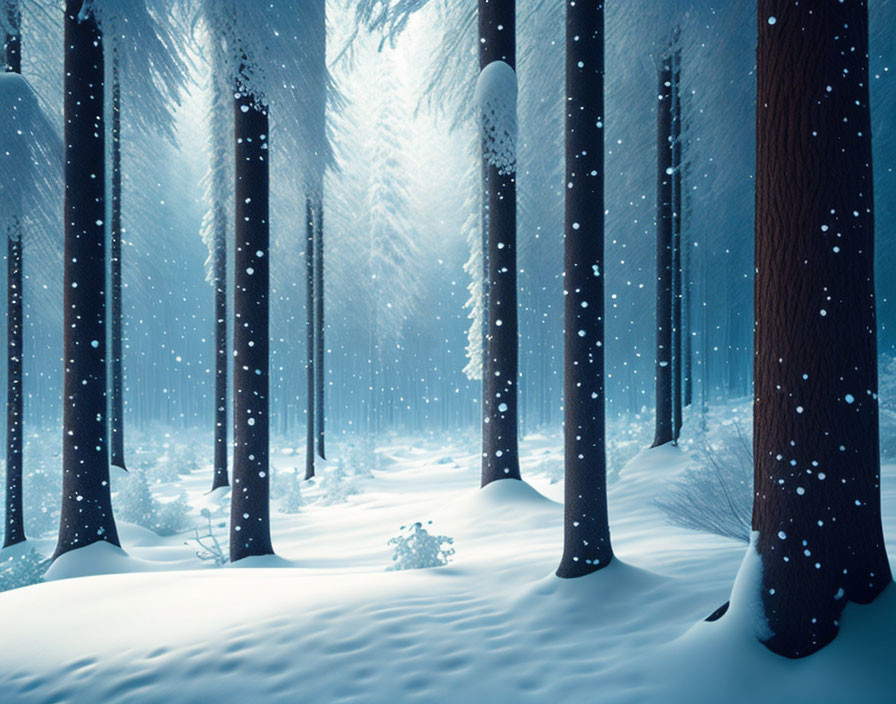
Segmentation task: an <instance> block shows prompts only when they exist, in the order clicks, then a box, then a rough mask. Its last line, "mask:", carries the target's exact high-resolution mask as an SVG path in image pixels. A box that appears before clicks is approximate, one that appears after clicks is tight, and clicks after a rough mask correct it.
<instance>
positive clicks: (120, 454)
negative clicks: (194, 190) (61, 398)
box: [109, 39, 127, 470]
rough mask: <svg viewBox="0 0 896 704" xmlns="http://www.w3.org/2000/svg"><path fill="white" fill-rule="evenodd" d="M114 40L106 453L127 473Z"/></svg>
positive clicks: (118, 80)
mask: <svg viewBox="0 0 896 704" xmlns="http://www.w3.org/2000/svg"><path fill="white" fill-rule="evenodd" d="M117 41H118V40H117V39H113V41H112V50H113V53H112V222H111V223H110V229H109V249H110V263H109V266H110V271H109V274H110V277H109V287H110V288H111V296H110V298H111V302H112V311H111V313H112V315H111V318H110V322H111V324H112V334H111V338H112V360H111V361H112V365H111V366H112V399H111V403H110V408H109V410H110V412H111V418H110V419H109V424H110V435H111V437H110V438H109V449H110V451H111V455H112V458H111V462H112V464H113V465H115V466H116V467H121V468H122V469H125V470H126V469H127V467H126V466H125V463H124V394H123V388H122V387H123V378H122V377H123V375H122V340H121V327H122V312H121V233H122V230H121V75H120V72H119V67H118V50H117V48H116V46H115V44H116V42H117Z"/></svg>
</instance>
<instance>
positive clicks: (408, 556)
mask: <svg viewBox="0 0 896 704" xmlns="http://www.w3.org/2000/svg"><path fill="white" fill-rule="evenodd" d="M429 525H432V521H430V522H429ZM401 530H402V531H403V532H402V533H401V534H400V535H397V536H396V537H394V538H390V539H389V545H394V546H395V554H394V555H392V564H391V565H390V566H389V567H387V568H386V569H387V570H422V569H426V568H428V567H441V566H442V565H447V564H448V561H449V560H450V559H451V556H452V555H454V548H453V547H451V546H452V545H453V544H454V538H449V537H447V536H445V535H430V534H429V532H427V530H426V528H424V527H423V524H422V523H420V522H419V521H418V522H417V523H414V524H412V525H410V526H402V527H401Z"/></svg>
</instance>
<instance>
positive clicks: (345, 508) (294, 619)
mask: <svg viewBox="0 0 896 704" xmlns="http://www.w3.org/2000/svg"><path fill="white" fill-rule="evenodd" d="M178 440H179V441H180V442H181V443H182V445H180V447H185V446H189V445H190V440H189V438H185V437H179V438H178ZM172 442H173V441H172ZM198 442H199V441H198V440H197V443H198ZM332 450H333V456H334V457H340V456H341V457H343V458H344V459H343V462H342V467H341V470H340V469H337V468H338V467H339V465H338V464H337V463H336V462H331V463H330V464H328V465H327V466H326V467H325V468H324V475H326V474H328V473H330V474H333V473H336V474H340V473H341V474H342V475H343V476H342V478H340V477H335V478H333V477H327V478H324V479H317V480H315V482H314V483H313V484H312V485H311V486H306V485H303V487H302V489H303V490H302V499H303V502H304V504H303V505H302V507H301V510H300V511H299V512H298V513H284V512H283V511H282V510H281V509H283V508H285V507H286V503H287V502H288V501H289V492H290V487H289V485H288V482H285V483H284V477H286V475H287V473H288V472H290V471H291V470H292V468H293V467H301V466H302V457H301V455H300V454H299V453H298V451H295V450H292V449H289V448H284V447H283V445H282V443H279V444H277V445H276V451H275V453H274V458H273V462H274V467H275V469H276V473H275V476H276V475H277V474H279V477H280V478H279V479H278V480H276V481H275V492H274V494H275V496H278V498H277V499H276V500H275V502H274V506H273V509H272V524H273V540H274V547H275V549H276V551H277V553H278V556H279V557H278V558H264V559H256V560H248V561H243V563H240V564H239V566H238V567H237V568H235V567H231V566H225V567H223V568H216V567H214V565H213V562H212V561H210V560H209V561H200V560H199V559H197V557H196V546H195V545H194V544H190V545H185V544H184V543H185V541H187V540H188V539H189V538H190V537H191V535H192V531H191V530H188V531H185V532H182V533H179V534H176V535H172V536H168V537H158V536H156V535H155V534H154V533H152V532H151V531H148V530H146V529H144V528H140V527H138V526H134V525H131V524H120V533H121V538H122V544H123V548H124V552H122V551H118V550H117V549H115V548H112V547H110V546H108V545H105V544H99V545H96V546H94V547H91V548H87V549H85V550H83V551H77V552H75V553H71V554H69V555H68V556H66V557H64V558H63V559H60V560H58V561H57V562H56V564H55V565H54V566H53V568H52V569H51V571H50V573H49V575H48V579H50V580H51V581H48V582H46V583H43V584H38V585H35V586H31V587H26V588H22V589H16V590H13V591H9V592H6V593H3V594H0V624H2V626H0V628H2V637H0V702H16V703H18V702H90V703H95V702H102V703H103V704H111V703H113V702H122V703H124V702H128V703H132V702H165V704H173V703H175V702H190V703H194V702H203V703H204V702H295V701H303V702H328V703H329V702H383V703H387V702H388V703H389V704H394V703H396V702H414V701H420V702H466V703H472V702H490V703H492V702H494V703H497V702H550V703H551V704H555V703H557V702H588V701H594V702H656V703H660V702H662V703H664V704H665V703H677V702H688V703H694V702H707V703H709V702H712V703H714V704H718V703H719V702H751V703H752V702H762V703H763V704H773V703H774V702H802V701H806V702H810V701H811V702H813V703H818V702H845V701H861V702H866V703H873V702H889V701H891V695H892V692H893V691H894V690H896V668H893V667H892V662H891V661H892V655H893V648H894V646H893V644H894V643H896V587H893V586H891V587H890V588H889V589H888V590H887V591H886V592H885V593H884V594H883V596H882V597H881V598H880V599H878V600H877V602H875V604H873V605H871V606H864V607H863V606H855V605H850V606H848V608H847V611H846V613H845V615H844V617H843V627H842V631H841V634H840V636H839V637H838V638H837V640H836V641H835V642H834V643H833V644H832V645H831V646H829V647H827V648H825V649H824V650H822V651H821V652H820V653H818V654H816V655H814V656H812V657H810V658H808V659H805V660H800V661H788V660H784V659H782V658H779V657H777V656H774V655H772V654H771V653H769V652H768V651H767V650H766V649H765V648H764V647H763V646H761V645H760V644H758V643H757V642H756V641H755V640H754V639H753V638H752V637H751V636H750V634H749V625H748V624H746V623H745V617H744V615H743V613H738V611H737V610H736V609H735V608H734V607H732V610H731V612H729V615H728V616H726V617H724V618H722V619H721V620H720V621H718V622H715V623H703V622H702V619H703V618H705V617H706V616H707V615H708V614H709V613H711V612H712V611H713V610H715V609H716V607H718V606H720V605H721V604H722V603H723V602H725V601H726V600H727V599H728V597H729V595H730V593H731V588H732V584H733V582H734V578H735V575H736V574H737V572H738V567H739V565H740V563H741V561H742V559H743V557H744V554H745V545H744V544H743V543H739V542H735V541H733V540H728V539H724V538H719V537H716V536H712V535H706V534H701V533H697V532H693V531H688V530H685V529H682V528H677V527H674V526H670V525H669V524H668V523H667V522H666V520H665V517H664V515H663V514H662V513H661V511H660V510H659V509H658V508H657V507H656V506H655V505H654V504H653V503H652V498H654V497H657V496H659V495H662V493H663V492H664V491H668V483H669V481H670V479H672V478H673V477H674V476H675V475H677V474H679V473H680V472H681V471H683V470H684V469H685V467H686V465H687V464H688V462H689V459H688V456H687V455H686V454H685V453H684V452H682V451H680V450H678V449H676V448H669V447H667V448H659V449H656V450H646V451H643V452H641V453H640V454H638V455H637V456H636V457H635V458H634V459H633V460H631V461H630V462H628V464H626V466H625V467H624V468H623V469H622V471H621V472H616V473H613V474H612V475H611V477H612V483H611V493H610V511H611V520H612V530H613V541H614V547H615V550H616V554H617V557H618V559H617V560H616V561H615V562H614V563H612V564H611V566H610V567H608V568H606V569H605V570H602V571H600V572H598V573H596V574H594V575H591V576H589V577H585V578H582V579H577V580H560V579H558V578H556V577H555V576H554V574H553V572H554V569H555V568H556V566H557V562H558V560H559V558H560V553H561V539H562V506H561V504H560V503H558V501H560V500H561V497H562V487H563V485H562V481H557V473H556V468H557V467H559V466H560V460H561V438H560V436H559V435H550V436H546V435H530V436H528V437H526V438H525V440H524V441H523V442H522V445H521V455H522V474H523V477H524V478H525V479H526V480H527V483H521V482H516V481H513V480H506V481H500V482H496V483H494V484H492V485H490V486H489V487H487V488H486V489H484V490H480V489H479V488H478V486H479V454H478V447H477V442H476V439H475V437H473V436H457V437H454V438H450V437H438V438H425V439H420V438H398V437H394V436H389V437H384V438H381V439H380V441H379V446H378V447H377V450H376V456H375V461H374V459H373V457H371V453H370V449H369V448H367V450H366V451H365V450H364V449H363V448H362V449H360V450H359V449H358V448H357V447H355V448H349V447H348V446H347V445H346V444H343V445H335V444H334V447H333V448H332ZM159 454H160V455H162V456H165V457H166V460H165V461H168V462H170V463H173V464H174V465H177V464H178V463H179V462H181V459H178V453H176V452H169V453H167V455H165V454H164V453H161V452H160V453H159ZM363 465H367V466H368V467H375V468H374V469H373V470H372V473H368V472H366V471H362V472H360V473H359V474H356V473H355V471H354V470H355V468H356V467H357V466H363ZM176 470H177V466H173V467H171V468H170V475H171V476H177V472H176ZM154 471H157V470H154ZM116 481H118V482H120V481H122V480H121V479H120V478H118V477H116ZM278 482H280V484H279V488H277V487H278V484H277V483H278ZM210 484H211V468H210V467H208V466H204V467H203V466H200V467H199V468H196V469H194V470H193V471H191V472H190V473H188V474H183V475H181V476H180V478H179V479H178V480H177V481H176V482H173V483H169V484H165V485H161V484H159V485H155V484H151V486H152V489H153V491H154V492H155V493H156V494H158V495H160V496H161V498H164V499H172V498H174V497H176V496H178V495H179V494H181V493H182V492H185V493H186V498H187V503H188V504H189V506H190V513H189V524H190V525H196V526H199V527H200V528H201V527H202V526H203V525H207V522H206V520H205V519H204V518H203V517H201V516H200V511H201V510H202V509H203V508H205V509H207V510H208V511H209V512H210V514H211V523H212V526H213V531H214V532H215V534H216V535H217V537H218V539H219V540H222V541H224V540H226V521H227V510H228V509H227V497H226V495H222V494H218V495H212V496H209V495H207V494H206V493H205V492H206V491H207V488H208V486H210ZM352 492H356V493H352ZM883 493H884V515H885V519H886V524H885V530H886V535H887V540H888V544H889V545H890V548H891V551H890V554H891V559H893V558H894V557H896V551H894V550H893V548H894V547H896V466H893V465H888V466H887V467H886V468H885V473H884V484H883ZM342 499H344V500H342ZM414 521H421V522H423V524H424V526H425V527H426V528H427V529H428V530H429V531H430V532H431V533H437V534H442V535H445V536H450V537H453V538H454V545H453V547H454V548H455V549H456V554H455V555H454V557H453V559H452V561H451V562H450V563H449V564H448V565H447V566H443V567H438V568H433V569H426V570H407V571H387V569H386V568H387V567H388V566H389V565H390V564H391V561H392V560H391V557H392V549H391V548H390V546H389V545H388V544H387V542H388V540H389V538H391V537H393V536H396V535H397V534H399V532H400V528H401V527H402V526H405V525H408V524H410V523H413V522H414ZM428 521H432V524H431V525H429V524H428V523H427V522H428ZM30 542H31V544H32V545H33V546H34V547H36V548H38V549H39V550H42V551H44V552H50V551H51V550H52V540H50V539H49V538H47V539H44V540H33V541H30ZM98 571H107V572H118V573H119V574H105V575H99V576H88V577H83V578H79V579H63V578H64V577H71V576H77V575H81V574H89V573H91V572H98ZM741 611H742V610H741ZM747 620H748V619H747Z"/></svg>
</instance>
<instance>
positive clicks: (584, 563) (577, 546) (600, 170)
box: [557, 3, 613, 577]
mask: <svg viewBox="0 0 896 704" xmlns="http://www.w3.org/2000/svg"><path fill="white" fill-rule="evenodd" d="M603 113H604V9H603V3H568V4H567V6H566V183H567V185H568V187H567V188H566V224H565V232H566V236H565V247H564V265H563V270H564V280H563V281H564V283H563V288H564V293H565V294H566V295H565V297H564V333H563V340H564V348H563V353H564V354H563V359H564V365H563V366H564V386H563V393H564V409H565V410H564V423H563V433H564V439H565V442H564V462H565V469H566V488H565V496H564V540H563V558H562V559H561V561H560V566H559V567H558V569H557V576H559V577H581V576H582V575H585V574H589V573H591V572H594V571H595V570H598V569H600V568H602V567H605V566H606V565H608V564H609V563H610V560H612V559H613V549H612V547H611V545H610V527H609V522H608V519H607V476H606V468H607V462H606V447H605V423H606V417H605V409H604V404H605V389H604V347H603V340H604V318H603V311H604V215H603V214H604V208H603V202H604V186H603V179H604V134H603Z"/></svg>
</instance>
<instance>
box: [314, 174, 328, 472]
mask: <svg viewBox="0 0 896 704" xmlns="http://www.w3.org/2000/svg"><path fill="white" fill-rule="evenodd" d="M314 344H315V360H314V372H315V375H316V388H315V394H314V395H315V402H316V403H315V409H314V419H315V422H316V423H317V454H318V455H319V456H320V457H321V459H326V458H327V455H326V447H325V445H324V436H325V420H326V419H325V417H324V413H325V409H326V396H325V394H326V365H325V364H324V353H325V349H324V193H323V183H321V184H320V188H319V190H318V193H317V196H316V198H315V202H314Z"/></svg>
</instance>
